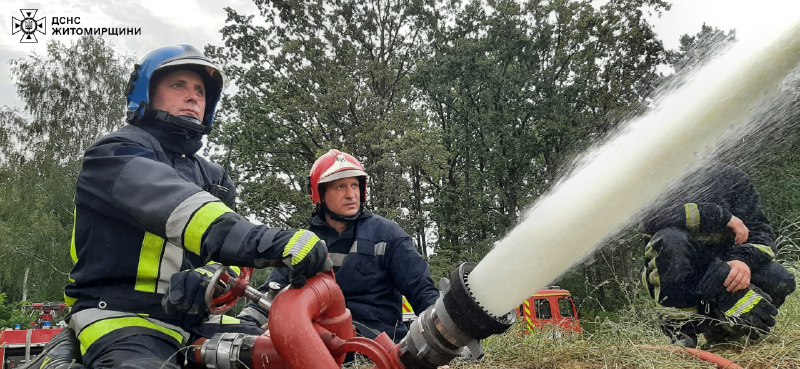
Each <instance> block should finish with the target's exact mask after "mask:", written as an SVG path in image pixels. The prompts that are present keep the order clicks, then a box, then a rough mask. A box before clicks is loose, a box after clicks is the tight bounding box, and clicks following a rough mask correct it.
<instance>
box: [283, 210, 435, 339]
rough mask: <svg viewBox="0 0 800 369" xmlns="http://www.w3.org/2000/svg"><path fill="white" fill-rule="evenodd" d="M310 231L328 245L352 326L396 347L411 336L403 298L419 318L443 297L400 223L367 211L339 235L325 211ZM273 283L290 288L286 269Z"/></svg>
mask: <svg viewBox="0 0 800 369" xmlns="http://www.w3.org/2000/svg"><path fill="white" fill-rule="evenodd" d="M309 229H310V230H312V231H314V233H316V234H317V235H318V236H319V237H320V238H321V239H323V240H324V241H325V243H326V244H327V245H328V253H329V255H330V257H331V260H332V261H333V265H334V267H333V269H334V271H335V272H336V282H337V283H338V284H339V287H341V289H342V292H343V293H344V297H345V301H346V303H347V308H348V309H350V312H351V314H352V315H353V320H354V321H356V322H359V323H362V324H364V325H366V326H367V327H368V328H371V329H373V330H376V331H378V332H386V334H388V335H389V337H390V338H392V339H394V340H395V342H398V341H399V340H400V339H402V338H403V337H405V335H406V333H407V332H408V329H407V328H406V326H405V325H404V324H403V322H402V315H403V312H402V296H401V295H405V296H406V298H407V299H408V301H409V302H410V303H411V306H412V307H413V308H414V311H416V312H418V313H421V312H422V311H424V310H425V309H427V308H428V306H431V305H433V303H434V302H436V299H437V298H438V297H439V291H438V289H437V288H436V286H435V285H434V283H433V279H432V278H431V272H430V270H429V268H428V264H427V262H426V261H425V259H423V258H422V255H420V254H419V252H417V250H416V248H415V246H414V243H413V242H412V240H411V237H410V236H409V235H408V234H407V233H406V232H405V231H403V229H402V228H400V226H399V225H398V224H397V223H395V222H393V221H391V220H388V219H386V218H384V217H381V216H378V215H374V214H371V213H370V212H369V211H368V210H366V209H364V210H363V211H362V213H361V214H360V215H359V216H358V218H357V219H356V220H354V221H352V222H351V223H350V225H349V227H348V228H347V229H346V230H345V231H344V232H343V233H342V234H341V235H340V234H338V233H337V232H336V231H335V230H334V229H333V228H331V227H330V226H328V224H327V223H326V222H325V218H324V212H322V211H321V212H320V213H319V214H318V215H317V216H315V217H314V218H312V219H311V226H310V228H309ZM269 281H275V282H278V283H280V284H281V285H286V284H287V283H288V269H285V268H282V269H275V270H274V271H273V272H272V274H271V275H270V277H269Z"/></svg>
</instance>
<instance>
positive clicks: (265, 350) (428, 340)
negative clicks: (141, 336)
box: [194, 263, 514, 369]
mask: <svg viewBox="0 0 800 369" xmlns="http://www.w3.org/2000/svg"><path fill="white" fill-rule="evenodd" d="M474 267H475V264H474V263H464V264H462V265H461V266H459V267H458V268H457V269H456V270H455V271H453V273H451V275H450V279H449V283H448V284H446V285H445V286H444V288H443V290H442V294H441V295H440V296H439V298H438V299H437V300H436V302H435V303H434V305H433V306H430V307H429V308H428V309H426V310H425V311H423V312H422V313H421V314H420V315H419V318H418V319H417V320H415V321H414V322H413V323H412V324H411V327H410V329H409V332H408V335H407V336H406V337H405V338H404V339H403V340H402V341H401V342H400V343H398V344H395V343H394V342H393V341H392V340H391V339H390V338H389V336H388V335H387V334H386V333H382V334H380V335H379V336H378V337H377V338H376V339H375V340H370V339H367V338H363V337H356V336H355V328H354V327H353V319H352V316H351V315H350V311H349V310H347V308H346V306H345V300H344V295H343V294H342V291H341V289H340V288H339V286H338V285H337V284H336V280H335V277H334V275H333V273H332V272H328V273H321V274H318V275H317V276H316V277H313V278H310V279H309V280H308V283H306V286H305V287H303V288H300V289H287V290H285V291H282V292H281V293H279V294H278V295H277V296H276V297H275V298H274V301H271V298H270V296H269V295H268V294H265V293H262V292H260V291H258V290H256V289H255V288H253V287H251V286H249V278H250V276H251V275H252V269H251V268H243V270H242V273H241V275H240V277H239V278H237V280H235V281H227V279H228V276H227V273H225V268H220V269H219V270H218V271H217V273H215V274H214V276H213V277H212V281H211V282H210V283H209V289H208V290H207V291H206V302H207V304H208V305H209V310H210V311H212V312H213V313H215V314H219V313H223V312H225V311H227V310H228V309H230V308H231V307H233V306H235V305H236V301H238V299H239V298H241V297H242V296H246V297H247V298H248V299H250V300H252V301H255V302H256V303H257V304H258V305H259V306H261V307H262V308H265V310H269V318H270V319H269V322H270V323H269V330H268V331H266V332H265V333H264V334H263V335H261V336H253V335H246V334H242V333H221V334H217V335H214V336H213V337H212V338H210V339H208V340H203V341H201V342H197V344H198V345H199V346H200V349H196V350H195V352H194V360H195V362H198V363H203V364H204V365H205V367H207V368H215V369H216V368H219V369H244V368H250V369H283V368H287V369H301V368H304V369H307V368H319V369H334V368H340V367H341V366H342V364H343V363H344V360H345V357H346V355H347V354H348V353H351V352H352V353H358V354H361V355H364V356H366V357H367V358H369V359H370V360H372V362H373V363H374V368H377V369H434V368H437V367H439V366H441V365H445V364H447V363H449V362H450V361H451V360H453V359H454V358H455V357H456V356H458V355H459V353H460V351H461V349H462V348H463V347H464V346H468V347H470V350H471V351H473V352H482V349H481V348H480V344H479V340H480V339H483V338H486V337H488V336H491V335H493V334H499V333H503V332H505V331H506V330H507V329H508V328H509V327H511V325H512V324H513V322H514V315H513V314H510V313H509V314H508V315H505V316H503V317H495V316H492V315H490V314H488V313H487V312H486V311H485V310H484V309H483V308H482V307H481V306H480V305H479V304H478V303H477V302H476V301H475V299H474V298H473V297H472V294H471V292H470V291H469V286H468V284H467V283H466V281H467V275H468V274H469V272H471V271H472V269H473V268H474ZM220 279H222V280H223V281H227V283H228V287H227V290H225V291H224V292H223V293H222V295H221V296H218V297H214V293H215V291H214V290H215V289H216V287H215V286H217V285H219V284H218V282H219V280H220Z"/></svg>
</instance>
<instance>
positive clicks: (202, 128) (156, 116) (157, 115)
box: [125, 44, 225, 134]
mask: <svg viewBox="0 0 800 369" xmlns="http://www.w3.org/2000/svg"><path fill="white" fill-rule="evenodd" d="M177 69H182V70H191V71H194V72H196V73H198V74H199V75H200V76H201V77H202V79H203V82H204V84H205V87H206V90H205V91H206V93H205V99H206V109H205V112H203V119H202V122H200V121H198V120H196V119H194V118H191V117H185V116H174V115H171V114H168V113H167V112H164V111H159V110H154V109H153V108H152V96H151V94H152V88H153V87H154V86H155V83H154V82H155V81H157V80H158V78H159V76H161V75H163V74H164V73H166V72H168V71H172V70H177ZM224 82H225V79H224V77H223V75H222V70H221V69H220V68H219V67H218V66H216V65H215V64H214V62H212V61H211V60H210V59H208V58H206V57H205V55H203V53H202V52H200V50H198V49H197V48H195V47H194V46H192V45H186V44H180V45H175V46H165V47H161V48H158V49H155V50H153V51H151V52H149V53H148V54H147V55H145V56H144V58H142V60H141V61H140V62H139V63H138V64H136V65H135V66H134V69H133V72H132V73H131V76H130V79H129V80H128V87H127V92H126V96H125V97H126V98H127V103H128V106H127V110H128V116H127V119H128V122H129V123H132V124H138V123H140V122H141V121H142V120H143V119H147V120H154V121H158V122H160V123H163V124H166V125H168V126H170V127H173V128H177V129H180V130H188V131H190V132H194V133H198V134H208V133H210V132H211V127H212V126H213V123H214V115H215V113H216V110H217V104H218V103H219V100H220V98H221V96H222V89H223V87H224Z"/></svg>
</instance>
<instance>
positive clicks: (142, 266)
mask: <svg viewBox="0 0 800 369" xmlns="http://www.w3.org/2000/svg"><path fill="white" fill-rule="evenodd" d="M165 244H166V241H165V240H164V239H163V238H161V237H159V236H156V235H154V234H152V233H150V232H145V233H144V239H143V240H142V250H141V252H140V253H139V266H138V268H139V269H138V270H137V271H136V286H135V287H134V289H135V290H137V291H141V292H156V286H157V284H158V271H159V270H160V269H161V256H162V255H163V254H164V245H165Z"/></svg>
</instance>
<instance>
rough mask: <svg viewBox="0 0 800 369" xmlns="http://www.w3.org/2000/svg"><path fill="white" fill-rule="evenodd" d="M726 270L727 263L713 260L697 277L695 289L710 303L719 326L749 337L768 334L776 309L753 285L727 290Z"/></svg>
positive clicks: (728, 270) (767, 296) (728, 271)
mask: <svg viewBox="0 0 800 369" xmlns="http://www.w3.org/2000/svg"><path fill="white" fill-rule="evenodd" d="M730 270H731V268H730V266H728V264H727V263H725V262H723V261H721V260H719V259H717V260H715V261H714V262H713V263H711V266H710V267H709V269H708V271H707V272H706V274H705V275H704V276H703V278H702V279H700V283H699V285H698V289H697V291H698V293H699V294H700V296H702V297H703V299H704V300H705V301H706V302H707V303H708V304H709V305H710V306H711V307H712V314H713V315H714V317H716V318H718V319H720V320H722V321H723V323H722V325H723V327H724V328H725V329H727V330H729V331H730V332H731V333H737V334H739V335H745V334H746V335H749V336H750V338H753V339H755V338H758V337H759V336H762V335H766V334H768V333H769V332H770V331H771V330H772V327H774V326H775V317H776V316H777V315H778V309H777V308H776V307H775V306H774V305H772V300H771V299H770V297H769V295H767V294H766V293H764V292H763V291H761V290H760V289H759V288H758V287H756V286H753V285H750V287H749V288H747V289H744V290H741V291H737V292H733V293H729V292H727V291H726V290H725V286H724V285H723V283H724V282H725V279H726V278H727V277H728V273H730ZM724 322H727V324H726V323H724Z"/></svg>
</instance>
